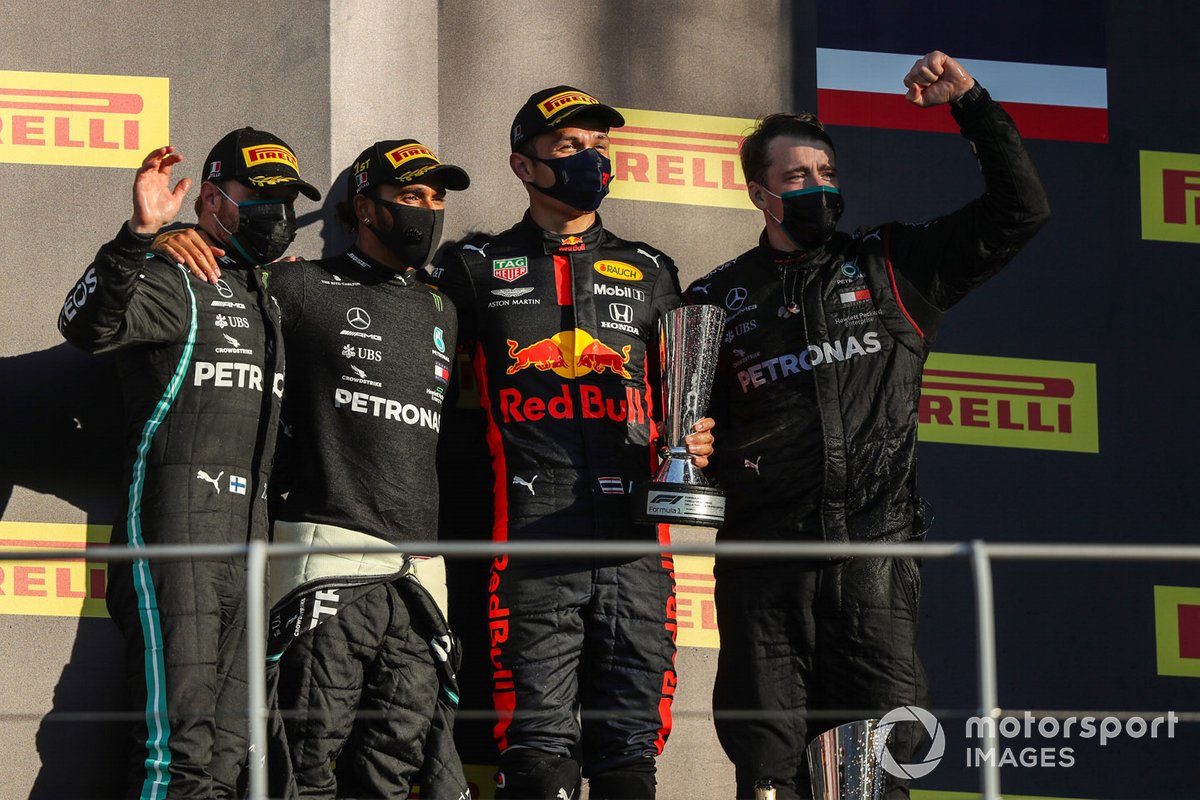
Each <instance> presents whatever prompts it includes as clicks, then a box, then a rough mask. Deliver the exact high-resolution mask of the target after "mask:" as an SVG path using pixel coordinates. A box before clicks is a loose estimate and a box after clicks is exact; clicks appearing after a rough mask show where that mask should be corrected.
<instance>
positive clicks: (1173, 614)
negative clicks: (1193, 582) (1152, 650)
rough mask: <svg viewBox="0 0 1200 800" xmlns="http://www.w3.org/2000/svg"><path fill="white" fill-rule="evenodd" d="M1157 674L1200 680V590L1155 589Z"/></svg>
mask: <svg viewBox="0 0 1200 800" xmlns="http://www.w3.org/2000/svg"><path fill="white" fill-rule="evenodd" d="M1154 638H1155V640H1156V643H1157V648H1156V649H1157V651H1158V674H1159V675H1174V676H1177V677H1181V678H1200V588H1198V587H1195V586H1155V587H1154Z"/></svg>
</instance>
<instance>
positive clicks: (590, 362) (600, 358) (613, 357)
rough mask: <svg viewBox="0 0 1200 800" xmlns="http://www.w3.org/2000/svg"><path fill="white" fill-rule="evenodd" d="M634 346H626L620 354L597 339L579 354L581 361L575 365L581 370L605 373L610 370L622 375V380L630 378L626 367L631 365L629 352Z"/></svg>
mask: <svg viewBox="0 0 1200 800" xmlns="http://www.w3.org/2000/svg"><path fill="white" fill-rule="evenodd" d="M631 346H632V345H625V346H624V347H622V348H621V352H620V353H618V352H617V351H616V350H613V349H612V348H611V347H609V346H608V345H606V344H605V343H604V342H602V341H600V340H599V339H595V340H593V341H592V343H591V344H589V345H588V346H587V347H585V348H583V352H581V353H580V354H579V359H578V360H577V361H576V362H575V365H576V366H578V367H579V368H581V369H590V370H592V371H593V372H603V371H604V370H608V371H609V372H614V373H616V374H617V375H620V376H621V377H622V378H628V377H629V372H628V370H626V369H625V365H626V364H628V363H629V350H630V348H631Z"/></svg>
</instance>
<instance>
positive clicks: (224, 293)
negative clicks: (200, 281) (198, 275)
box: [217, 278, 233, 300]
mask: <svg viewBox="0 0 1200 800" xmlns="http://www.w3.org/2000/svg"><path fill="white" fill-rule="evenodd" d="M217 294H219V295H221V297H224V298H225V299H226V300H228V299H229V298H231V297H233V289H230V288H229V284H228V283H226V282H225V279H224V278H218V279H217Z"/></svg>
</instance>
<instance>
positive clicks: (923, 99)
mask: <svg viewBox="0 0 1200 800" xmlns="http://www.w3.org/2000/svg"><path fill="white" fill-rule="evenodd" d="M974 84H975V79H974V78H972V77H971V73H969V72H967V71H966V70H965V69H963V65H962V64H960V63H958V62H957V61H955V60H954V59H953V58H951V57H950V56H948V55H946V54H945V53H943V52H942V51H941V50H934V51H933V52H932V53H927V54H925V55H923V56H921V57H920V58H918V59H917V63H915V64H913V67H912V69H910V70H909V71H908V74H907V75H905V76H904V85H905V86H907V87H908V94H907V95H905V96H906V97H907V98H908V102H910V103H913V104H914V105H918V106H921V107H922V108H927V107H929V106H936V105H941V104H942V103H949V102H950V101H951V100H957V99H958V98H959V97H962V96H963V95H964V94H966V93H967V92H968V91H969V90H970V88H971V87H972V86H973V85H974Z"/></svg>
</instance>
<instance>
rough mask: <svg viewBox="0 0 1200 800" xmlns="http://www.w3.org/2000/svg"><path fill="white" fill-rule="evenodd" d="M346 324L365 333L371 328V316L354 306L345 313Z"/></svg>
mask: <svg viewBox="0 0 1200 800" xmlns="http://www.w3.org/2000/svg"><path fill="white" fill-rule="evenodd" d="M346 322H349V323H350V325H351V327H354V328H357V329H358V330H360V331H365V330H366V329H367V328H369V327H371V315H370V314H368V313H367V312H366V311H364V310H363V309H361V308H359V307H358V306H355V307H354V308H352V309H350V310H349V311H347V312H346Z"/></svg>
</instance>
